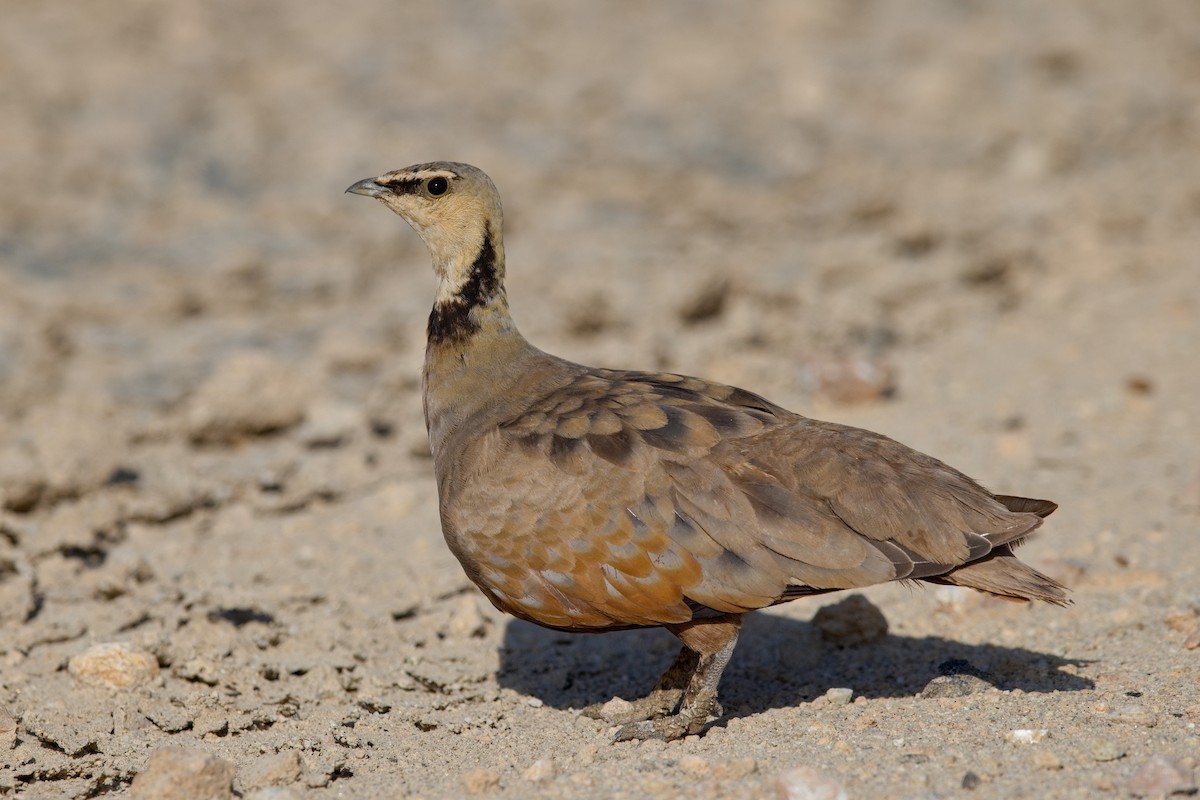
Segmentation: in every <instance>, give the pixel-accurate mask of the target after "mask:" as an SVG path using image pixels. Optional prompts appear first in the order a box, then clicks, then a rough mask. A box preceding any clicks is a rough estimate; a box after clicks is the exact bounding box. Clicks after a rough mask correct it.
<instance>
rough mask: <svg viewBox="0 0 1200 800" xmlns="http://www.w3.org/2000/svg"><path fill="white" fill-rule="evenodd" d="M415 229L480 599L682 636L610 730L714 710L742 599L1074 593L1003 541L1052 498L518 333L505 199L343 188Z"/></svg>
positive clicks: (427, 182) (455, 489)
mask: <svg viewBox="0 0 1200 800" xmlns="http://www.w3.org/2000/svg"><path fill="white" fill-rule="evenodd" d="M347 191H348V192H353V193H354V194H361V195H366V196H368V197H374V198H376V199H377V200H379V201H381V202H382V203H383V204H384V205H386V206H387V207H388V208H390V209H391V210H392V211H394V212H396V213H397V214H399V215H400V216H401V217H403V218H404V219H405V221H407V222H408V223H409V224H410V225H411V226H412V227H413V228H414V229H415V230H416V231H417V233H418V234H420V236H421V238H422V239H423V240H424V241H425V244H426V245H427V246H428V248H429V251H430V254H431V255H432V256H433V269H434V272H435V273H436V275H437V280H438V285H437V295H436V299H435V301H434V306H433V311H432V313H431V314H430V316H429V327H428V343H427V346H426V351H425V366H424V372H423V387H424V405H425V422H426V425H427V427H428V429H429V442H430V445H431V448H432V451H433V460H434V467H435V469H436V472H437V484H438V497H439V502H440V508H441V520H442V531H443V533H444V535H445V537H446V543H447V544H448V545H449V546H450V549H451V550H452V551H453V552H454V555H455V556H457V558H458V560H459V561H460V562H461V563H462V566H463V569H464V570H466V573H467V575H468V576H469V577H470V578H471V580H472V581H474V582H475V584H476V585H477V586H478V587H479V588H480V589H481V590H482V591H483V593H484V594H485V595H486V596H487V598H488V599H489V600H491V601H492V603H493V604H495V606H496V607H497V608H499V609H501V610H502V611H506V612H508V613H510V614H512V615H514V616H516V617H520V618H521V619H525V620H529V621H531V622H535V623H537V624H539V625H544V626H546V627H548V628H554V629H557V630H564V631H575V632H599V631H611V630H621V629H627V628H640V627H654V626H662V627H665V628H666V629H667V630H669V631H671V633H673V634H675V636H677V637H678V638H679V639H680V640H681V641H682V642H683V647H682V649H681V650H680V653H679V655H678V657H677V658H676V659H675V661H674V663H673V664H672V665H671V666H670V668H669V669H668V670H667V672H666V673H665V674H664V675H663V676H662V678H661V679H660V680H659V682H658V684H657V686H656V687H655V688H654V690H653V691H652V692H651V694H650V695H649V696H648V697H646V698H644V699H643V700H641V701H639V702H638V703H636V704H634V707H633V712H632V713H630V714H629V715H627V716H626V717H625V718H623V719H621V720H619V721H620V722H624V723H626V724H624V725H623V726H622V727H621V728H620V729H619V731H618V733H617V739H618V740H623V739H644V738H651V737H654V738H665V739H676V738H679V737H681V736H684V735H687V734H694V733H698V732H699V731H701V730H702V729H703V727H704V726H705V724H707V722H708V720H709V718H710V716H720V714H721V713H722V712H721V709H720V706H719V705H718V703H717V684H718V682H719V680H720V677H721V673H722V671H723V670H724V669H725V665H726V664H727V663H728V662H729V657H730V655H731V654H732V653H733V648H734V645H735V644H736V642H737V637H738V631H739V628H740V627H741V622H742V615H744V614H745V613H746V612H748V611H753V610H754V609H758V608H764V607H766V606H771V605H774V604H776V603H782V602H786V601H788V600H792V599H795V598H797V597H804V596H806V595H812V594H818V593H822V592H830V591H836V590H838V589H851V588H855V587H861V586H870V585H872V584H877V583H884V582H886V581H895V580H922V581H929V582H932V583H944V584H956V585H958V586H969V587H971V588H974V589H979V590H981V591H984V592H989V593H991V594H994V595H999V596H1001V597H1008V598H1016V599H1020V600H1045V601H1047V602H1050V603H1056V604H1060V605H1061V604H1066V603H1067V602H1068V600H1067V596H1066V592H1065V590H1064V588H1063V587H1062V586H1061V585H1060V584H1058V583H1057V582H1055V581H1054V580H1052V579H1051V578H1048V577H1046V576H1045V575H1042V574H1041V573H1039V572H1037V571H1036V570H1034V569H1032V568H1030V567H1029V566H1027V565H1026V564H1024V563H1022V562H1021V561H1018V560H1017V558H1016V557H1015V556H1014V555H1013V552H1012V548H1013V546H1014V545H1016V544H1018V543H1020V542H1021V541H1022V540H1024V539H1025V538H1026V537H1028V536H1029V535H1030V534H1031V533H1032V532H1033V531H1034V530H1035V529H1036V528H1037V527H1038V526H1039V525H1041V523H1042V518H1043V517H1045V516H1047V515H1048V514H1050V513H1051V512H1052V511H1054V509H1055V508H1056V506H1055V504H1054V503H1052V502H1050V501H1047V500H1032V499H1026V498H1022V497H1010V496H1007V495H996V494H992V493H991V492H989V491H987V490H986V489H984V488H983V487H982V486H980V485H979V484H978V483H976V482H975V481H973V480H972V479H970V478H968V477H967V476H965V475H963V474H962V473H961V472H958V471H957V470H955V469H952V468H951V467H949V466H947V465H945V464H943V463H942V462H940V461H938V460H937V459H934V458H931V457H930V456H927V455H924V454H922V453H919V452H917V451H915V450H912V449H910V448H908V447H906V446H904V445H902V444H900V443H898V442H896V441H894V440H892V439H889V438H887V437H886V436H882V435H880V434H877V433H871V432H870V431H865V430H860V429H857V428H851V427H846V426H844V425H835V424H833V423H828V422H820V421H817V420H813V419H808V418H806V417H803V416H800V415H798V414H794V413H792V412H791V411H788V410H786V409H784V408H781V407H779V406H777V405H775V404H774V403H772V402H770V401H768V400H765V399H763V398H762V397H759V396H758V395H755V394H752V393H750V392H748V391H745V390H743V389H738V388H735V387H732V386H725V385H722V384H719V383H710V382H708V381H704V380H700V379H698V378H692V377H688V376H685V375H673V374H667V373H656V372H634V371H624V370H614V369H596V368H593V367H585V366H582V365H580V364H573V363H571V362H570V361H565V360H563V359H561V358H557V357H555V356H552V355H550V354H548V353H544V352H542V351H541V350H539V349H537V348H536V347H534V346H533V345H531V344H529V342H527V341H526V340H525V339H524V338H523V337H522V336H521V334H520V333H519V332H518V331H517V328H516V325H514V324H513V320H512V317H511V316H510V315H509V309H508V301H507V298H506V296H505V290H504V238H503V229H502V217H501V209H500V198H499V195H498V193H497V191H496V187H495V186H494V185H493V184H492V181H491V179H489V178H488V176H487V175H485V174H484V173H483V172H482V171H480V170H479V169H477V168H475V167H472V166H469V165H467V164H457V163H451V162H435V163H430V164H419V165H416V166H412V167H408V168H406V169H401V170H397V171H395V172H388V173H386V174H384V175H380V176H379V177H377V178H370V179H367V180H363V181H359V182H358V183H356V184H354V185H353V186H351V187H350V188H349V189H347Z"/></svg>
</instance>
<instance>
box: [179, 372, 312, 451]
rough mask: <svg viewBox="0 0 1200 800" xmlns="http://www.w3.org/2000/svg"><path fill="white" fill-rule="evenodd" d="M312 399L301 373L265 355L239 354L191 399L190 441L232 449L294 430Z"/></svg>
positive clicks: (189, 408)
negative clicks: (232, 444)
mask: <svg viewBox="0 0 1200 800" xmlns="http://www.w3.org/2000/svg"><path fill="white" fill-rule="evenodd" d="M309 394H310V392H309V386H308V384H307V382H306V381H304V380H302V379H301V378H300V377H299V371H298V370H297V369H296V368H294V367H291V366H289V365H287V364H283V363H280V362H279V361H277V360H275V359H273V358H271V357H270V356H267V355H265V354H263V353H256V352H246V353H237V354H234V355H233V356H230V357H229V358H228V359H226V360H225V362H224V363H222V364H221V365H220V366H219V367H218V368H217V370H216V372H214V373H213V374H212V376H211V377H210V378H209V379H208V381H207V382H206V383H205V384H203V385H202V386H201V387H200V388H199V389H197V390H196V392H195V393H194V394H193V395H192V397H191V399H190V402H189V404H188V411H187V418H186V420H185V424H186V427H187V431H188V435H189V436H190V437H191V439H192V441H195V442H204V443H228V442H233V441H236V440H238V439H241V438H243V437H246V436H254V435H258V434H263V433H270V432H272V431H278V430H284V429H286V428H290V427H292V426H293V425H295V424H296V423H298V422H300V421H301V420H302V419H304V415H305V411H306V408H307V405H308V398H309Z"/></svg>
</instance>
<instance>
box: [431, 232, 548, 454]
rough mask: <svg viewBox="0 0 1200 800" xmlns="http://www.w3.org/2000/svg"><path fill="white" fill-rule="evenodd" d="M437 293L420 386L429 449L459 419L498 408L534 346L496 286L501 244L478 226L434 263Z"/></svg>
mask: <svg viewBox="0 0 1200 800" xmlns="http://www.w3.org/2000/svg"><path fill="white" fill-rule="evenodd" d="M435 269H436V271H437V273H438V278H439V282H438V292H437V297H436V299H435V301H434V306H433V311H432V312H430V314H429V328H428V338H427V342H426V347H425V369H424V374H423V381H422V383H423V388H424V400H425V424H426V426H427V427H428V428H429V436H430V442H431V444H432V446H433V448H434V452H435V455H436V453H437V451H438V448H439V446H440V445H441V444H442V443H443V441H444V440H445V438H446V437H447V436H449V435H450V434H451V433H452V432H453V430H455V429H457V428H458V427H459V425H460V423H461V422H462V421H463V420H465V419H467V418H469V417H473V416H476V415H478V414H483V413H489V412H495V413H502V411H503V409H500V408H499V406H500V405H503V400H502V398H504V397H506V396H507V394H506V393H507V390H508V389H509V388H510V387H511V385H512V384H513V382H515V381H517V380H519V378H520V375H521V372H522V365H523V364H524V363H525V361H526V360H527V359H528V358H529V357H530V355H531V354H534V353H538V352H539V351H537V350H536V348H534V347H532V346H531V345H530V344H529V343H528V342H527V341H525V338H524V337H522V336H521V334H520V332H519V331H518V330H517V327H516V325H515V324H514V323H513V320H512V316H511V315H510V314H509V310H508V298H507V296H506V295H505V292H504V246H503V244H502V240H501V238H500V237H499V236H497V235H494V234H492V233H491V232H490V231H486V230H485V232H484V233H483V235H482V236H481V237H480V242H479V246H478V247H477V248H473V252H469V253H468V254H466V255H465V256H463V257H461V258H459V259H458V260H457V261H456V262H448V263H444V264H435Z"/></svg>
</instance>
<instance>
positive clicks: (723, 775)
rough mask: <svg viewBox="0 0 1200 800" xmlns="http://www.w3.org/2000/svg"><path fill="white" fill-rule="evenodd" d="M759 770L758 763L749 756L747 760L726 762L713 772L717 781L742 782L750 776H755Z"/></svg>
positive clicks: (740, 759)
mask: <svg viewBox="0 0 1200 800" xmlns="http://www.w3.org/2000/svg"><path fill="white" fill-rule="evenodd" d="M757 770H758V762H757V761H755V760H754V759H753V758H751V757H749V756H747V757H746V758H734V759H731V760H730V761H726V762H725V763H723V764H718V765H717V767H716V769H714V770H713V777H714V778H716V779H717V780H725V781H729V780H733V781H736V780H741V779H742V778H745V777H747V776H749V775H753V774H754V773H755V772H756V771H757Z"/></svg>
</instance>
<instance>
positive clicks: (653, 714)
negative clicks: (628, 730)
mask: <svg viewBox="0 0 1200 800" xmlns="http://www.w3.org/2000/svg"><path fill="white" fill-rule="evenodd" d="M699 663H700V656H699V654H697V653H696V651H695V650H692V649H691V648H690V647H688V646H687V645H684V646H683V647H681V648H679V655H677V656H675V660H674V661H672V662H671V666H669V667H667V671H666V672H664V673H663V674H662V677H661V678H659V679H658V683H656V684H654V688H653V689H651V690H650V694H648V695H646V696H645V697H643V698H641V699H640V700H636V701H634V702H633V703H632V704H631V705H632V706H633V707H632V708H630V709H628V710H626V711H623V712H621V713H619V714H615V715H614V714H609V715H607V716H606V715H605V714H604V713H603V709H604V706H605V705H607V704H606V703H593V704H592V705H590V706H588V707H587V708H585V709H583V711H582V712H581V713H582V714H583V715H584V716H585V717H592V718H594V719H605V720H607V721H608V722H612V723H615V724H619V725H623V724H625V723H629V722H641V721H642V720H647V719H657V718H659V717H662V716H666V715H667V714H670V713H671V712H672V711H674V710H675V707H676V706H677V705H679V698H680V697H681V696H682V695H683V691H684V689H686V688H687V685H688V681H689V680H690V679H691V677H692V673H694V672H695V671H696V665H697V664H699Z"/></svg>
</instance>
